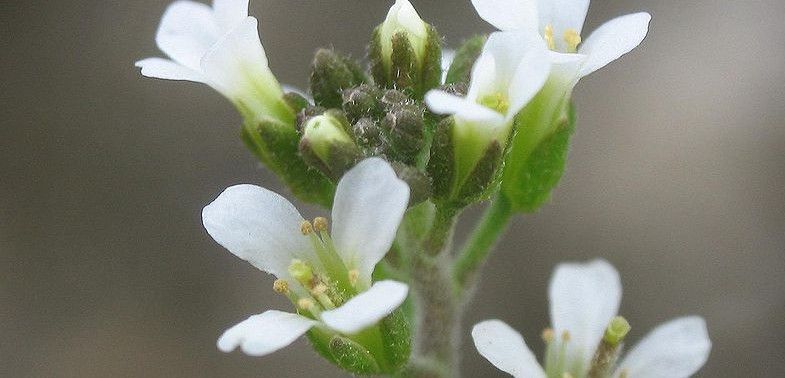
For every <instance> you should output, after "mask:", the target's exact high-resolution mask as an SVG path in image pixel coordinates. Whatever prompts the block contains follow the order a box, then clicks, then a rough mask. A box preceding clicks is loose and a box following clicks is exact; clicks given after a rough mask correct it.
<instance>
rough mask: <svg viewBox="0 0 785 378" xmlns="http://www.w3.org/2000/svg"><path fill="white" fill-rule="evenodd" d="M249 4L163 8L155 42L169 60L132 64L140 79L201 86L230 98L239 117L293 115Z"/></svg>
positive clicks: (231, 0)
mask: <svg viewBox="0 0 785 378" xmlns="http://www.w3.org/2000/svg"><path fill="white" fill-rule="evenodd" d="M248 1H249V0H214V1H213V6H212V7H209V6H207V5H205V4H202V3H199V2H195V1H190V0H178V1H176V2H174V3H172V4H171V5H169V7H168V8H167V9H166V11H165V12H164V15H163V17H162V19H161V24H160V26H159V27H158V32H157V33H156V37H155V41H156V44H157V45H158V48H159V49H161V51H162V52H163V53H164V54H166V55H167V56H168V57H169V59H164V58H147V59H143V60H140V61H138V62H136V66H137V67H140V68H141V71H142V75H144V76H148V77H153V78H159V79H167V80H187V81H194V82H199V83H204V84H207V85H209V86H211V87H212V88H214V89H215V90H217V91H218V92H220V93H221V94H223V95H224V96H225V97H227V98H228V99H229V100H231V101H232V102H233V103H234V104H235V105H236V106H237V107H238V108H240V110H241V112H243V113H244V115H245V116H249V117H256V118H259V117H273V118H275V119H278V120H283V121H286V122H289V121H293V117H294V115H293V114H292V112H291V110H288V109H287V108H286V107H285V105H284V103H283V102H282V100H281V97H282V96H283V92H282V90H281V87H280V85H279V83H278V81H277V80H276V78H275V76H274V75H273V73H272V72H271V71H270V68H269V66H268V62H267V55H266V54H265V51H264V47H263V46H262V43H261V40H260V38H259V34H258V31H257V25H258V21H257V20H256V18H254V17H249V16H248Z"/></svg>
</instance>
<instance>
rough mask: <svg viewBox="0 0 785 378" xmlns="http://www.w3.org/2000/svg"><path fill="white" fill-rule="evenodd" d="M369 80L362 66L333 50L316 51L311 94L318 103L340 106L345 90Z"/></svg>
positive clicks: (325, 105) (334, 106)
mask: <svg viewBox="0 0 785 378" xmlns="http://www.w3.org/2000/svg"><path fill="white" fill-rule="evenodd" d="M366 82H368V78H367V77H366V76H365V73H364V72H363V70H362V68H361V67H360V66H359V65H358V64H357V63H356V62H355V61H353V60H352V59H350V58H348V57H346V56H343V55H341V54H339V53H337V52H335V51H333V50H328V49H319V50H318V51H316V56H315V57H314V60H313V64H312V71H311V79H310V83H311V94H313V99H314V102H315V103H316V105H320V106H323V107H325V108H340V107H341V104H342V103H343V91H344V90H345V89H349V88H352V87H356V86H358V85H360V84H363V83H366Z"/></svg>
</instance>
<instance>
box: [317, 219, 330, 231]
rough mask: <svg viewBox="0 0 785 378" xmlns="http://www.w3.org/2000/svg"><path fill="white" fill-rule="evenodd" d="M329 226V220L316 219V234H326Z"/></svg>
mask: <svg viewBox="0 0 785 378" xmlns="http://www.w3.org/2000/svg"><path fill="white" fill-rule="evenodd" d="M328 226H329V223H328V222H327V218H324V217H316V218H314V220H313V228H314V229H315V230H316V232H325V231H327V228H328Z"/></svg>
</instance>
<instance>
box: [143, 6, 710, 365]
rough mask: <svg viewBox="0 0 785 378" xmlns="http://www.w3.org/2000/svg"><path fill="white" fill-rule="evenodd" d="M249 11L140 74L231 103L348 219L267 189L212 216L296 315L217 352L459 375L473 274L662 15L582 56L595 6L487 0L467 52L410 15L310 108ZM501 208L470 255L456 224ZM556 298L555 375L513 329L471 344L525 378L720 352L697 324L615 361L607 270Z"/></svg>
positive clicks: (213, 232) (190, 16)
mask: <svg viewBox="0 0 785 378" xmlns="http://www.w3.org/2000/svg"><path fill="white" fill-rule="evenodd" d="M248 1H249V0H214V1H213V3H212V6H208V5H206V4H202V3H199V2H195V1H190V0H178V1H176V2H174V3H173V4H171V5H170V6H169V7H168V8H167V9H166V11H165V13H164V15H163V18H162V20H161V24H160V26H159V29H158V32H157V35H156V43H157V45H158V47H159V48H160V50H161V51H162V52H163V53H164V54H166V55H167V56H168V57H169V59H163V58H149V59H144V60H141V61H139V62H137V63H136V65H137V66H138V67H140V68H141V72H142V74H143V75H144V76H148V77H154V78H160V79H168V80H187V81H194V82H200V83H204V84H207V85H209V86H210V87H212V88H214V89H215V90H216V91H218V92H219V93H221V94H222V95H223V96H225V97H226V98H227V99H228V100H230V101H231V102H232V104H233V105H234V106H235V107H236V108H237V110H238V112H239V113H240V114H241V115H242V116H243V125H242V128H241V130H242V134H241V135H242V138H243V141H244V142H245V143H246V145H247V147H248V148H249V149H250V150H251V152H253V153H254V155H255V156H256V157H257V158H258V159H259V160H260V161H261V162H262V163H264V164H265V165H266V166H267V167H268V168H269V169H270V170H272V171H273V172H274V173H275V174H276V175H277V176H278V177H279V178H280V179H281V180H282V181H283V183H285V184H286V185H287V186H288V187H289V188H290V189H291V191H292V193H293V194H294V195H295V196H297V197H298V198H299V199H300V200H303V201H306V202H310V203H315V204H319V205H322V206H323V207H325V208H327V209H332V212H331V219H332V222H330V221H329V220H328V219H327V218H324V217H317V218H315V219H313V220H305V219H304V218H303V217H302V216H301V215H300V213H299V212H298V211H297V209H296V208H295V207H294V206H293V205H292V204H291V203H290V202H289V201H287V200H286V199H284V198H283V197H282V196H280V195H278V194H276V193H273V192H271V191H268V190H266V189H264V188H261V187H258V186H254V185H237V186H232V187H230V188H228V189H226V190H225V191H224V192H223V193H221V194H220V195H219V196H218V197H217V198H216V199H215V200H214V201H213V202H212V203H210V204H209V205H208V206H206V207H205V208H204V211H203V213H202V216H203V222H204V227H205V228H206V229H207V232H208V233H209V234H210V236H212V237H213V239H215V241H217V242H218V243H219V244H221V245H222V246H223V247H225V248H226V249H227V250H229V251H230V252H231V253H232V254H234V255H235V256H237V257H239V258H241V259H243V260H245V261H247V262H249V263H250V264H252V265H253V266H254V267H256V268H258V269H260V270H262V271H264V272H267V273H270V274H272V275H274V276H275V277H276V280H275V281H274V283H273V285H272V286H273V290H275V291H276V292H277V293H279V294H280V295H282V296H285V297H286V298H288V299H289V301H290V302H291V304H292V307H293V309H294V310H293V312H283V311H278V310H269V311H266V312H263V313H261V314H258V315H253V316H251V317H249V318H248V319H246V320H244V321H242V322H240V323H239V324H237V325H235V326H234V327H231V328H229V329H228V330H227V331H226V332H224V333H223V335H222V336H221V337H220V338H219V340H218V348H219V349H220V350H222V351H224V352H231V351H233V350H235V349H237V348H240V349H241V350H242V351H244V352H245V353H246V354H249V355H253V356H263V355H266V354H269V353H272V352H274V351H277V350H279V349H281V348H284V347H286V346H287V345H289V344H291V343H292V342H293V341H294V340H296V339H298V338H299V337H301V336H303V335H305V336H306V337H307V338H308V339H309V340H310V341H311V343H312V345H313V347H314V349H315V350H316V351H317V352H318V353H320V354H321V355H322V356H323V357H325V358H326V359H327V360H329V361H331V362H332V363H334V364H335V365H337V366H339V367H341V368H343V369H345V370H347V371H349V372H351V373H353V374H361V375H366V374H389V375H395V374H401V373H403V374H405V375H406V376H410V375H411V376H417V377H419V376H440V377H447V376H456V375H457V374H458V373H457V370H456V366H457V363H456V358H455V356H454V349H455V348H454V347H453V345H451V344H454V343H456V342H457V340H458V337H459V335H458V332H457V330H458V325H459V319H460V318H461V316H460V315H461V314H460V312H461V311H462V310H463V309H464V308H465V307H466V306H465V305H466V303H467V302H468V297H470V293H471V292H472V289H471V283H472V282H468V281H471V279H470V278H468V277H473V273H476V271H477V270H478V268H479V266H481V264H482V262H483V261H484V259H485V257H487V254H488V250H489V249H490V248H491V246H492V245H493V239H494V237H498V235H499V234H500V233H501V231H502V230H503V229H504V222H505V221H506V220H508V219H509V218H510V217H511V215H512V214H516V213H521V212H533V211H535V210H537V209H538V208H539V207H540V206H542V205H543V204H544V203H545V202H546V201H547V200H548V199H549V198H550V193H551V191H552V190H553V188H554V187H555V186H556V185H557V184H558V182H559V180H560V178H561V175H562V172H563V170H564V166H565V163H566V156H567V151H568V147H569V141H570V137H571V134H572V131H573V128H574V126H575V117H574V113H573V109H572V107H571V94H572V90H573V88H574V87H575V85H576V84H577V83H578V81H579V80H580V79H581V78H582V77H584V76H586V75H588V74H590V73H592V72H594V71H596V70H598V69H600V68H602V67H603V66H605V65H607V64H609V63H610V62H612V61H613V60H615V59H617V58H619V57H621V56H622V55H624V54H626V53H627V52H629V51H631V50H632V49H633V48H635V47H636V46H638V44H640V43H641V42H642V41H643V39H644V37H645V36H646V34H647V31H648V25H649V21H650V19H651V17H650V16H649V15H648V14H647V13H637V14H632V15H629V16H624V17H620V18H617V19H615V20H612V21H610V22H608V23H607V24H605V25H603V26H601V27H600V28H599V29H598V30H596V31H595V32H594V33H592V34H591V35H590V36H589V37H588V38H587V39H586V41H585V42H584V41H583V40H582V37H581V31H582V26H583V22H584V19H585V18H586V12H587V10H588V4H589V0H471V2H472V4H473V5H474V7H475V8H476V10H477V12H478V14H479V15H480V17H482V18H483V19H485V20H486V21H488V22H489V23H490V24H492V25H493V26H495V27H496V28H498V29H499V31H496V32H494V33H491V34H490V35H487V36H485V35H481V36H477V37H474V38H470V39H468V40H467V41H465V42H464V43H463V44H462V45H461V46H460V47H459V48H458V49H457V50H455V51H452V50H448V49H444V48H443V41H442V38H441V36H440V35H439V33H438V32H437V31H436V29H435V28H434V27H433V26H432V25H430V24H428V23H427V22H425V21H423V19H422V18H421V17H420V15H419V14H418V12H417V11H416V10H415V8H414V7H413V6H412V4H411V3H410V2H409V1H408V0H396V1H395V3H394V4H393V5H392V7H391V8H390V10H389V13H388V14H387V16H386V18H385V19H384V21H383V22H382V23H381V24H380V25H379V26H378V27H376V28H375V30H374V31H373V32H372V34H371V38H370V44H369V48H368V62H367V69H366V68H364V65H363V64H362V63H360V62H358V61H357V60H355V59H352V58H351V57H349V56H346V55H344V54H341V53H339V52H337V51H334V50H332V49H320V50H318V51H317V52H316V54H315V56H314V59H313V63H312V65H311V73H310V81H309V88H308V90H307V91H299V90H295V89H292V88H288V87H286V86H282V85H281V84H280V83H279V82H278V80H277V79H276V77H275V75H274V74H273V73H272V71H271V70H270V68H269V65H268V60H267V56H266V53H265V50H264V48H263V46H262V42H261V39H260V37H259V32H258V22H257V20H256V18H254V17H251V16H249V15H248V8H249V4H248ZM443 50H444V51H443ZM491 198H493V199H494V202H493V205H492V206H491V207H489V209H490V210H489V214H490V215H489V219H488V220H486V221H484V222H480V225H479V226H478V230H479V231H475V234H476V235H475V236H476V237H473V239H472V240H470V241H469V242H467V245H468V246H467V247H466V248H465V249H464V250H463V251H462V252H461V253H458V254H453V253H452V252H451V250H450V246H451V237H452V234H453V233H452V230H453V226H454V224H455V221H456V217H457V215H458V214H459V213H460V212H461V211H462V210H463V209H464V208H466V207H467V206H469V205H471V204H474V203H477V202H481V201H484V200H488V199H491ZM330 223H332V224H330ZM483 227H486V228H487V229H483ZM489 235H490V236H489ZM410 289H411V290H410ZM410 291H411V293H410ZM410 294H411V295H410ZM550 296H551V304H552V307H551V313H552V317H553V328H552V329H548V330H546V331H545V332H544V333H543V338H544V339H545V341H546V343H547V353H546V357H545V359H544V360H543V364H542V365H540V364H539V363H537V360H536V359H535V358H534V357H533V354H532V353H531V352H530V351H529V350H528V349H527V347H526V345H525V344H524V342H523V339H522V338H521V336H520V335H518V334H517V333H516V332H515V331H513V330H512V329H511V328H510V327H509V326H507V325H505V324H504V323H502V322H500V321H497V320H492V321H487V322H483V323H480V324H478V325H476V326H475V327H474V330H473V331H472V335H473V336H474V341H475V345H476V346H477V349H478V350H479V351H480V353H481V354H482V355H483V356H485V357H486V358H487V359H488V360H490V361H491V362H492V363H493V364H494V365H496V366H497V367H499V368H500V369H501V370H504V371H506V372H509V373H510V374H513V375H514V376H516V377H554V378H556V377H559V378H564V377H572V378H584V377H589V378H608V377H636V378H638V377H663V376H668V377H686V376H688V375H690V374H692V373H694V372H695V371H696V370H697V369H699V368H700V367H701V366H702V365H703V363H704V362H705V360H706V357H707V355H708V352H709V349H710V345H711V344H710V342H709V340H708V336H707V335H706V329H705V325H704V323H703V321H702V319H700V318H696V317H690V318H682V319H678V320H676V321H673V322H670V323H667V324H666V325H664V326H661V327H659V328H657V329H656V330H655V331H654V332H652V334H650V336H648V337H647V338H645V339H644V340H643V341H642V342H641V343H640V344H639V345H638V346H637V347H636V348H634V349H633V350H632V351H631V352H630V353H629V354H628V355H627V357H626V358H624V359H622V360H621V362H618V361H617V359H618V356H619V354H620V351H621V346H622V341H623V340H624V338H625V336H626V334H627V333H628V332H629V330H630V326H629V323H627V321H626V320H625V319H624V318H621V317H618V316H617V312H618V307H619V301H620V298H621V287H620V284H619V278H618V273H616V271H615V270H614V269H613V268H612V267H611V266H610V265H609V264H608V263H606V262H604V261H596V262H593V263H590V264H585V265H578V264H565V265H562V266H560V267H559V268H558V269H557V272H556V274H555V276H554V279H553V281H552V283H551V290H550ZM410 298H411V299H412V300H411V301H409V299H410ZM407 303H408V304H410V305H405V304H407ZM413 349H414V350H415V351H416V353H414V355H413V353H412V350H413Z"/></svg>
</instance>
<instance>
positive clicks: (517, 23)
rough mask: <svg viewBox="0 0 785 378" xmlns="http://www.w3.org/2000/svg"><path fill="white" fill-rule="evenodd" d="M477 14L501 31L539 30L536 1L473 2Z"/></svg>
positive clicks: (491, 0)
mask: <svg viewBox="0 0 785 378" xmlns="http://www.w3.org/2000/svg"><path fill="white" fill-rule="evenodd" d="M472 4H473V5H474V9H476V10H477V14H479V15H480V17H481V18H482V19H483V20H485V21H487V22H488V23H489V24H491V25H493V26H494V27H496V28H497V29H499V30H520V29H527V30H531V31H537V30H538V23H539V18H538V16H537V2H536V0H472Z"/></svg>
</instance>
